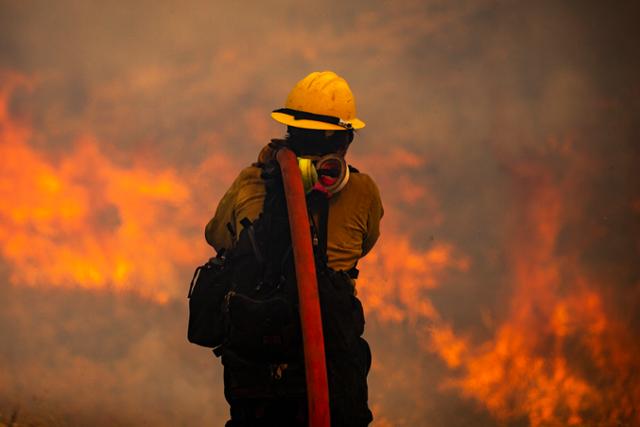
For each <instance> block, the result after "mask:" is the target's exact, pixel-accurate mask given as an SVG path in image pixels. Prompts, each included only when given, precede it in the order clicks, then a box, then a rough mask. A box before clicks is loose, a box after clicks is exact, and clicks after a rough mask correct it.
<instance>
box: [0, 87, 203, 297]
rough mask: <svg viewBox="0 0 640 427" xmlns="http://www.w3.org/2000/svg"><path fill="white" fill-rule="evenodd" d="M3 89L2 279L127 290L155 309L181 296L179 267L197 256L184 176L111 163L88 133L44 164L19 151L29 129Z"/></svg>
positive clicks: (24, 148) (195, 220) (196, 226)
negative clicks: (7, 270)
mask: <svg viewBox="0 0 640 427" xmlns="http://www.w3.org/2000/svg"><path fill="white" fill-rule="evenodd" d="M13 81H14V85H18V84H20V82H21V80H20V79H17V78H14V79H13ZM10 90H11V86H9V87H8V88H7V87H5V88H3V91H2V92H0V132H1V133H0V157H1V158H2V168H1V169H0V197H1V198H2V200H3V203H2V205H1V208H0V242H1V243H0V245H1V246H0V250H1V251H2V255H3V257H4V259H5V260H7V261H8V262H9V263H10V265H11V267H12V269H11V281H12V282H13V283H16V284H18V283H19V284H28V285H44V284H46V285H50V286H80V287H85V288H91V289H100V288H103V289H104V288H111V289H128V290H131V291H135V292H137V293H139V294H141V295H145V296H148V297H150V298H152V299H154V300H155V301H158V302H160V303H163V302H166V301H167V300H168V299H169V298H170V297H172V296H175V295H177V294H179V295H182V294H183V290H184V289H183V288H184V286H180V285H181V284H183V282H184V281H185V276H184V270H181V268H182V269H184V268H187V267H188V268H193V266H194V265H195V264H196V263H197V262H198V261H199V257H203V251H202V250H200V251H199V250H198V249H197V248H202V246H203V245H202V241H201V236H200V233H199V231H200V229H201V226H200V225H201V224H200V223H201V222H202V221H203V220H202V219H201V218H199V217H197V215H195V214H193V212H192V211H191V210H190V209H189V206H190V201H191V198H192V194H191V190H190V188H189V186H188V185H187V184H186V183H185V181H184V179H182V178H181V177H180V176H179V175H178V173H177V172H176V170H174V169H171V168H164V169H159V170H149V169H147V168H145V167H143V166H136V165H135V164H134V166H129V167H125V166H120V165H117V164H116V163H115V162H113V161H112V160H111V159H110V158H108V157H106V156H105V155H104V154H103V153H102V152H101V151H100V149H99V148H98V147H99V144H98V142H97V141H96V140H95V139H94V138H93V137H91V136H82V137H80V138H78V140H77V141H76V143H75V147H74V148H73V149H72V151H71V152H69V153H68V154H67V155H66V156H65V157H64V158H63V159H62V160H61V161H60V162H53V161H51V160H49V159H47V158H46V157H45V156H44V155H43V154H42V153H40V152H38V151H37V150H35V149H34V148H32V147H30V146H29V145H28V143H27V141H28V139H29V136H30V135H31V131H30V129H29V127H28V126H27V125H25V124H19V123H16V122H15V121H12V120H11V119H10V117H9V115H8V111H7V105H8V96H9V95H10ZM175 221H180V226H176V225H175ZM190 228H191V229H193V230H198V232H195V231H194V232H192V233H185V232H184V230H189V229H190Z"/></svg>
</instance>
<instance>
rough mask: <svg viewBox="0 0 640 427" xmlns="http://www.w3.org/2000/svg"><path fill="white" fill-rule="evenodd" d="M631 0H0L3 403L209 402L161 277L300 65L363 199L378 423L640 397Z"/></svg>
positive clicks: (636, 83) (203, 372) (22, 417)
mask: <svg viewBox="0 0 640 427" xmlns="http://www.w3.org/2000/svg"><path fill="white" fill-rule="evenodd" d="M638 12H639V10H638V6H637V4H635V3H634V2H619V3H616V4H615V5H611V4H604V3H601V2H580V3H572V2H563V3H559V2H552V1H543V2H535V3H532V4H522V3H516V2H510V1H463V0H460V1H456V2H445V1H438V0H429V1H427V0H424V1H404V2H402V3H401V4H398V3H392V2H385V1H366V2H365V1H353V2H347V3H345V2H337V1H333V0H332V1H330V2H324V3H313V4H305V3H300V2H293V1H290V0H278V1H270V2H226V3H222V2H204V1H202V2H198V1H194V2H191V3H190V4H188V5H183V4H177V3H174V2H168V1H163V2H158V1H156V2H150V1H137V2H133V3H132V2H128V3H127V2H122V3H116V4H114V3H110V4H103V3H100V2H72V1H63V2H58V3H56V4H55V5H51V4H46V5H45V4H43V3H38V2H17V3H16V2H2V1H0V28H1V29H0V101H1V102H0V157H1V160H0V198H1V199H2V204H1V205H0V254H1V258H0V296H1V297H2V301H5V308H4V309H3V310H2V313H1V314H0V319H1V320H0V330H1V331H2V335H1V337H2V338H1V340H2V341H1V343H2V345H1V346H0V423H2V422H8V420H9V418H10V417H11V414H12V413H13V412H14V411H15V410H16V409H17V411H18V412H17V417H18V421H19V422H21V423H25V424H27V425H29V424H33V425H40V424H43V425H50V424H54V425H55V424H59V425H70V424H81V425H85V424H91V425H98V424H104V425H113V424H122V425H135V424H140V423H153V424H158V425H169V424H172V425H175V424H189V425H194V424H195V425H200V424H205V423H208V424H212V425H220V424H222V422H223V420H224V419H225V414H226V407H225V405H224V401H223V398H222V384H221V372H220V368H219V366H217V360H216V359H214V358H213V356H211V355H210V354H209V353H208V352H207V351H206V350H202V349H198V348H195V347H193V346H190V345H188V344H186V343H185V340H184V331H185V319H186V313H185V310H186V308H185V300H184V299H183V295H184V293H185V291H186V285H187V282H188V280H189V279H190V275H191V273H192V270H193V268H194V267H195V266H196V265H197V264H198V263H200V262H202V261H203V260H204V259H206V257H208V256H210V254H211V251H210V249H209V248H208V247H207V246H206V244H205V242H204V239H203V236H202V230H203V227H204V224H205V223H206V222H207V221H208V219H209V218H210V216H211V215H212V214H213V212H214V210H215V206H216V204H217V201H218V200H219V199H220V197H221V196H222V194H223V193H224V191H225V189H226V188H227V187H228V185H229V184H230V183H231V182H232V180H233V179H234V177H235V175H236V173H237V172H238V171H239V170H240V168H241V167H243V166H245V165H248V164H249V163H251V162H252V161H254V160H255V157H256V156H257V153H258V151H259V149H260V148H261V147H262V146H263V145H264V144H265V143H266V142H267V141H268V140H269V138H271V137H277V136H280V135H281V134H282V132H283V129H282V128H281V127H280V126H279V125H278V124H276V123H274V122H272V121H271V119H270V118H269V115H268V113H269V112H270V111H271V110H272V109H274V108H278V107H281V106H282V105H281V104H282V102H283V101H284V98H285V97H286V94H287V93H288V91H289V90H290V88H291V86H292V85H293V84H294V83H295V82H296V81H297V80H299V79H300V78H302V77H303V76H304V75H306V74H307V73H308V72H310V71H313V70H321V69H332V70H335V71H336V72H338V73H339V74H341V75H343V76H344V77H345V78H346V79H347V80H348V81H349V83H350V85H351V87H352V89H353V91H354V93H355V95H356V100H357V105H358V115H359V116H360V117H361V118H362V119H363V120H364V121H365V122H366V123H367V127H366V128H365V129H364V130H362V131H361V132H359V134H358V135H357V137H356V142H355V143H354V145H353V147H352V149H351V153H350V154H349V155H350V162H351V163H353V164H354V165H355V166H357V167H358V168H359V169H361V170H362V171H364V172H366V173H368V174H370V175H371V176H372V177H373V178H374V179H375V180H376V182H378V184H379V186H380V189H381V194H382V197H383V201H384V204H385V212H386V214H385V218H384V219H383V229H382V238H381V240H380V242H379V244H378V246H377V247H376V248H375V249H374V251H373V252H372V253H371V254H370V255H369V256H368V257H367V258H365V259H364V260H363V262H362V263H361V265H360V267H361V270H362V277H361V279H359V283H358V288H359V296H360V297H361V299H362V300H363V303H364V305H365V310H366V311H367V320H368V324H367V338H368V339H369V340H370V342H371V344H372V348H373V352H374V365H373V368H372V373H371V375H370V389H371V404H372V407H373V408H374V412H375V416H376V423H377V425H379V426H386V425H393V426H403V425H426V426H457V425H459V426H462V425H469V424H470V423H473V424H474V425H487V426H492V425H513V426H519V425H531V426H540V425H571V424H574V425H584V424H586V425H589V424H592V425H598V424H600V425H608V424H620V425H635V424H638V423H640V419H639V418H638V417H639V416H640V415H639V413H638V409H637V407H638V405H639V404H640V386H639V384H640V380H639V379H638V378H637V374H635V373H634V372H637V371H638V366H637V365H638V362H637V361H638V360H640V357H638V355H639V353H640V350H639V349H638V345H637V344H635V342H636V341H637V333H635V332H634V331H637V329H638V327H639V326H640V317H638V314H637V310H636V308H637V306H638V302H640V301H639V298H640V270H639V268H638V263H637V259H638V255H639V252H640V240H639V239H638V236H639V235H640V208H639V206H640V188H639V185H638V182H640V180H639V179H638V178H639V177H638V168H637V165H638V164H639V160H640V149H639V148H638V144H637V141H638V139H639V138H640V127H639V126H638V124H637V116H638V113H639V112H640V105H639V100H640V80H639V79H638V77H637V76H639V75H640V72H639V71H640V58H639V57H638V55H637V53H636V50H637V46H636V44H637V43H636V40H637V39H638V30H637V29H636V25H635V24H636V20H637V16H638ZM603 390H607V392H608V395H607V394H606V393H604V392H603ZM471 420H473V421H471Z"/></svg>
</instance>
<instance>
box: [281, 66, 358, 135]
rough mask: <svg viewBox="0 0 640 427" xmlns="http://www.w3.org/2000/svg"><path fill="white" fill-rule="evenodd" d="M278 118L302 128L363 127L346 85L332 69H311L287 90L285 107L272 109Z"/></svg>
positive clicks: (341, 128) (336, 128) (287, 123)
mask: <svg viewBox="0 0 640 427" xmlns="http://www.w3.org/2000/svg"><path fill="white" fill-rule="evenodd" d="M271 117H273V119H274V120H276V121H277V122H280V123H283V124H285V125H289V126H294V127H297V128H302V129H317V130H345V129H362V128H363V127H364V122H363V121H362V120H360V119H357V118H356V102H355V99H354V98H353V93H351V89H350V88H349V85H348V84H347V82H346V81H345V79H343V78H342V77H340V76H338V75H337V74H336V73H334V72H332V71H322V72H318V71H316V72H313V73H311V74H309V75H308V76H307V77H305V78H304V79H302V80H300V81H299V82H298V84H296V85H295V86H294V88H293V90H292V91H291V93H289V96H288V97H287V101H286V102H285V108H280V109H278V110H274V111H273V112H272V113H271Z"/></svg>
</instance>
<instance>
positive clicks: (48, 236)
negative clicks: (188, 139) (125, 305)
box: [0, 75, 640, 427]
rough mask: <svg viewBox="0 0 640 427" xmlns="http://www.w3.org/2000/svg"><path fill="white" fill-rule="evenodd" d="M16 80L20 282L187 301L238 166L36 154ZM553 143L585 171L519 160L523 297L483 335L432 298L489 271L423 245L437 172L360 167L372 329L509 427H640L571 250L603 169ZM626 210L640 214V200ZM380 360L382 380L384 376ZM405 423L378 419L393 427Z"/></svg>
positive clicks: (5, 253) (88, 143) (12, 241)
mask: <svg viewBox="0 0 640 427" xmlns="http://www.w3.org/2000/svg"><path fill="white" fill-rule="evenodd" d="M3 80H4V84H3V85H2V86H0V158H1V159H2V160H1V161H0V198H1V199H2V205H0V251H1V254H2V258H3V259H4V260H5V261H6V262H7V264H8V265H9V267H10V270H9V271H10V280H11V281H12V283H14V284H16V285H31V286H58V287H81V288H87V289H103V290H115V291H121V290H124V291H127V292H135V293H138V294H140V295H143V296H146V297H148V298H150V299H152V300H153V301H156V302H158V303H161V304H162V303H165V302H167V301H169V300H170V299H171V298H174V297H178V296H179V297H183V296H184V290H185V285H186V283H185V279H187V278H188V275H187V272H188V271H189V270H191V269H193V267H194V266H195V265H197V264H198V263H199V262H201V261H202V260H203V259H204V258H205V257H206V255H207V254H208V253H207V252H206V251H207V250H208V249H207V248H206V247H205V245H204V240H203V237H202V226H203V225H204V223H205V222H206V220H208V218H207V216H208V215H209V214H211V212H210V211H203V210H202V209H201V206H198V203H199V202H198V197H197V193H198V192H202V193H207V194H209V192H210V191H211V188H212V182H210V179H211V177H213V176H215V177H216V179H217V180H218V182H219V183H220V185H219V186H216V188H215V189H214V190H213V193H214V194H209V195H208V196H207V198H208V199H210V200H208V202H211V206H210V209H211V208H212V207H213V204H214V203H213V202H214V201H215V197H219V196H220V195H221V194H220V192H221V191H222V190H224V188H226V186H227V185H228V183H229V182H230V181H231V179H233V177H234V176H235V174H236V173H237V171H238V168H239V166H238V165H235V164H233V162H231V161H230V159H229V158H227V157H225V156H224V155H221V154H215V155H212V156H210V157H209V158H207V159H204V160H203V161H202V163H201V164H200V165H199V166H198V167H197V170H195V171H191V172H184V171H181V170H179V169H177V168H173V167H168V166H150V165H149V163H148V162H146V163H143V162H141V161H137V160H136V159H135V158H134V159H133V161H132V163H131V164H127V165H122V164H119V163H118V162H116V161H115V160H113V159H112V158H110V157H109V156H108V155H106V154H105V153H104V152H103V151H102V150H101V149H100V147H101V143H100V141H98V140H97V139H96V138H95V137H93V136H92V135H91V134H90V133H85V134H84V135H81V136H79V137H78V138H77V139H76V140H75V143H74V145H73V148H72V149H71V150H70V151H69V152H68V153H66V154H65V155H64V156H63V157H62V158H61V159H60V160H52V159H51V158H50V157H48V156H47V155H46V154H45V153H43V152H41V151H39V150H37V149H36V148H34V147H33V146H31V145H30V144H29V141H30V138H31V136H32V133H33V130H32V129H31V128H30V124H29V123H27V122H22V121H19V120H16V119H15V118H12V117H11V114H10V112H9V107H8V106H9V100H10V97H11V94H12V91H13V90H14V89H15V88H17V87H22V88H26V89H27V90H28V89H29V88H30V87H31V83H30V82H29V81H28V80H27V79H25V78H22V77H19V76H15V75H11V76H8V77H5V78H4V79H3ZM263 131H264V130H263ZM548 145H549V147H550V148H549V149H550V150H551V154H550V155H553V156H559V157H561V158H562V159H563V160H565V161H566V163H567V164H568V165H570V166H568V168H569V171H568V172H567V173H566V174H563V175H554V173H553V172H552V171H551V168H549V167H548V166H547V165H546V164H545V162H544V161H541V160H535V159H534V160H530V161H523V162H515V163H514V162H508V163H513V164H512V165H511V169H510V173H511V175H512V176H511V178H512V179H513V182H514V183H515V186H516V187H517V188H515V189H514V194H518V195H519V196H518V197H515V198H514V199H513V201H512V206H511V207H512V209H513V212H514V215H513V216H512V217H513V218H514V219H515V221H516V222H517V223H516V224H504V226H505V227H507V228H508V229H509V230H510V231H511V233H510V237H509V238H508V239H507V241H506V242H504V244H505V246H506V248H507V249H508V254H507V255H505V256H504V259H502V262H503V263H504V265H505V271H506V272H505V273H504V274H505V277H506V279H505V280H507V281H508V282H509V284H510V286H509V292H510V293H509V294H508V295H506V296H505V297H504V298H505V302H504V306H502V307H500V310H499V313H495V315H494V313H491V314H487V317H488V318H491V319H490V321H488V320H486V319H475V320H474V321H475V322H477V323H483V324H484V327H485V330H486V332H487V333H486V334H485V335H484V336H483V337H479V336H475V335H474V334H473V331H474V329H473V328H469V329H465V327H464V325H462V326H461V325H460V324H456V323H455V322H453V321H451V319H449V317H448V313H447V312H446V308H442V307H440V306H439V305H438V304H437V303H435V302H434V300H433V298H432V296H431V295H432V292H434V291H437V290H442V289H443V288H445V287H446V286H447V282H448V280H450V279H451V278H452V277H453V276H455V275H469V274H473V271H474V267H475V266H476V260H475V259H474V257H473V256H472V255H470V254H468V253H465V250H463V249H462V246H461V245H460V244H455V243H453V242H452V241H451V239H446V238H444V239H443V238H440V237H439V238H438V239H437V240H436V239H433V238H431V239H429V240H428V241H427V240H426V239H425V236H421V237H422V238H421V240H420V242H419V243H420V245H421V246H420V248H418V242H417V241H414V240H412V237H413V236H410V230H408V229H410V228H411V225H412V224H408V225H407V221H412V220H415V221H420V222H421V225H420V226H421V229H423V230H424V229H425V228H437V227H439V226H441V225H442V224H443V223H444V222H445V220H446V218H445V216H444V213H443V212H442V211H441V207H440V201H439V199H438V197H436V195H435V193H434V192H433V191H431V187H430V183H424V182H419V181H416V180H415V179H414V175H415V176H419V171H420V170H421V169H424V168H425V166H426V165H427V164H428V162H427V161H426V160H425V159H423V158H422V157H420V156H418V155H417V154H414V153H410V152H408V151H405V150H403V149H402V148H399V149H397V150H390V152H389V153H385V154H384V156H382V155H378V157H376V155H375V154H372V155H371V156H370V157H367V158H363V159H360V160H362V161H356V162H355V163H356V164H357V165H361V164H363V163H364V167H363V170H364V171H367V170H375V171H376V174H375V177H376V180H377V181H378V182H379V184H380V187H381V189H382V193H383V198H384V200H385V208H386V213H385V218H384V221H383V223H384V224H383V227H384V229H383V237H382V239H381V241H380V243H379V245H378V246H377V247H376V249H375V250H374V251H373V252H372V253H371V254H369V255H368V256H367V257H366V258H365V259H364V260H363V262H362V264H361V270H362V275H361V277H360V279H358V294H359V297H360V298H361V299H362V301H363V305H364V307H365V310H366V311H367V316H368V318H373V319H376V320H377V321H379V322H380V323H381V324H385V325H406V326H408V328H407V329H408V330H410V331H411V332H412V333H414V332H415V334H416V335H417V336H418V337H419V341H420V348H421V349H422V350H423V351H424V353H423V354H419V355H415V358H419V357H423V358H428V357H432V358H434V356H433V355H435V358H436V359H438V360H439V362H438V363H441V365H442V367H443V369H444V370H445V371H446V374H445V375H444V376H445V378H446V379H445V380H444V382H442V383H441V384H439V386H440V387H441V389H444V390H447V391H452V390H453V391H455V392H457V393H459V394H460V395H462V396H464V397H466V398H470V399H473V400H475V401H477V402H480V403H481V404H482V406H483V407H484V408H485V409H486V410H487V411H488V413H490V414H491V415H492V416H493V417H494V418H495V419H498V420H500V421H501V422H509V421H511V420H519V419H527V420H528V422H529V425H531V426H532V427H541V426H564V425H575V426H577V425H616V423H620V422H627V421H628V422H630V423H636V424H638V425H640V412H638V410H637V407H638V404H639V403H640V381H638V378H637V372H640V366H639V365H640V347H639V345H638V344H637V343H636V341H635V340H634V339H633V336H632V334H631V333H630V332H629V330H628V329H627V327H626V325H625V324H624V323H623V322H622V320H620V318H619V317H617V316H616V315H615V313H612V310H611V307H610V305H609V302H608V296H607V295H606V293H604V292H603V289H605V288H606V287H607V286H608V285H610V284H609V283H601V282H600V281H598V280H597V279H596V278H594V277H593V276H592V275H589V274H588V273H587V272H586V271H585V268H584V261H582V260H581V259H580V257H581V253H580V249H565V250H562V251H560V250H559V249H558V247H559V245H560V240H561V238H562V233H563V230H564V229H565V228H566V226H567V224H568V223H570V222H571V221H574V220H575V219H576V218H578V217H579V216H580V215H579V213H578V212H576V210H577V209H581V208H582V206H581V205H580V204H579V203H573V204H572V203H569V202H568V200H567V199H568V197H567V195H568V194H574V193H576V191H577V188H578V186H579V185H580V180H578V179H576V177H580V176H584V175H585V174H586V173H587V172H585V170H584V169H585V166H583V165H581V162H582V163H585V162H586V163H589V162H592V161H591V160H589V159H585V158H582V157H580V156H579V155H578V154H577V153H576V152H574V151H572V148H571V146H570V144H562V142H558V141H556V140H552V141H550V143H549V144H548ZM138 160H139V159H138ZM576 164H577V166H576ZM589 164H592V163H589ZM378 165H385V167H384V168H383V169H380V168H379V167H377V168H376V166H378ZM367 166H369V167H367ZM572 168H574V169H575V168H578V169H579V170H577V171H575V170H573V169H572ZM392 189H394V190H395V189H397V191H391V190H392ZM216 192H217V193H216ZM200 203H201V202H200ZM401 205H402V206H408V207H410V208H412V209H413V210H412V212H414V211H415V210H416V208H418V207H419V208H420V209H419V211H420V212H421V214H422V218H418V219H413V218H412V217H408V216H407V215H406V214H405V213H403V212H401V210H402V208H398V207H397V206H401ZM626 208H627V209H629V210H630V211H632V212H635V214H636V215H637V213H638V212H640V199H637V196H636V198H634V201H630V202H629V204H628V205H627V206H626ZM403 215H404V216H403ZM425 224H426V225H425ZM598 233H602V231H601V230H595V231H594V234H596V235H597V234H598ZM584 239H585V240H588V238H587V237H585V238H584ZM587 244H588V243H587ZM490 285H491V284H490V283H489V284H487V286H490ZM636 286H640V285H636ZM636 292H638V291H636ZM483 303H486V301H484V302H482V301H478V304H483ZM487 310H490V309H487ZM376 363H380V362H375V361H374V366H373V370H374V372H375V371H376V369H381V366H382V365H380V364H378V365H376ZM384 369H387V370H388V369H391V368H389V367H384ZM403 374H406V372H403ZM385 375H386V374H385ZM394 378H399V379H400V380H398V381H401V380H402V379H404V378H406V376H402V375H400V374H397V376H396V377H394ZM376 405H378V406H379V404H378V403H376ZM621 420H622V421H621ZM394 422H396V420H393V419H390V418H388V416H386V415H385V414H383V415H382V416H381V417H380V418H379V425H394ZM590 423H591V424H590ZM597 423H600V424H597Z"/></svg>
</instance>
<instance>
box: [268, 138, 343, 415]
mask: <svg viewBox="0 0 640 427" xmlns="http://www.w3.org/2000/svg"><path fill="white" fill-rule="evenodd" d="M277 160H278V163H279V164H280V170H281V171H282V181H283V183H284V192H285V198H286V201H287V210H288V213H289V227H290V229H291V244H292V246H293V257H294V262H295V269H296V281H297V284H298V300H299V305H300V322H301V324H302V342H303V345H304V362H305V370H306V380H307V401H308V408H309V426H310V427H329V425H330V421H331V420H330V413H329V385H328V381H327V364H326V358H325V351H324V336H323V332H322V314H321V312H320V296H319V294H318V281H317V278H316V267H315V261H314V257H313V249H312V247H311V235H310V232H309V230H310V225H309V216H308V213H307V203H306V199H305V192H304V188H303V185H302V176H301V174H300V168H299V167H298V159H297V157H296V155H295V154H294V153H293V152H292V151H291V150H289V149H288V148H281V149H280V150H278V154H277Z"/></svg>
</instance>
